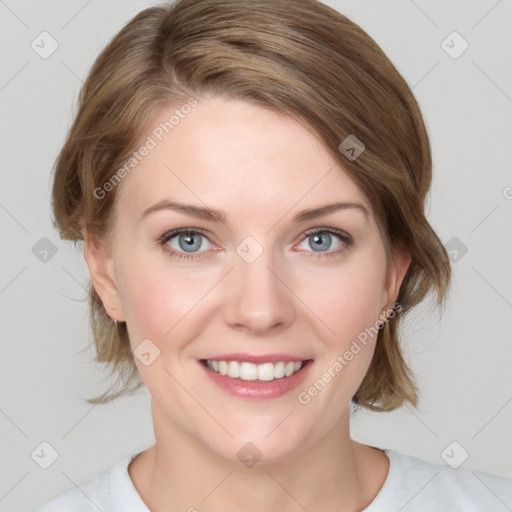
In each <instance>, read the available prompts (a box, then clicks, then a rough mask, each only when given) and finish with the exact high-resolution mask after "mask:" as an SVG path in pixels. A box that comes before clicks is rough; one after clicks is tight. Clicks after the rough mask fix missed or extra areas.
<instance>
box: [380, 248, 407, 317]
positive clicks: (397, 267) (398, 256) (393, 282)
mask: <svg viewBox="0 0 512 512" xmlns="http://www.w3.org/2000/svg"><path fill="white" fill-rule="evenodd" d="M391 257H392V259H391V261H390V262H389V263H388V269H387V275H386V293H385V296H386V297H385V303H384V304H383V310H385V311H388V310H389V309H391V308H392V307H393V305H394V304H395V302H396V299H397V298H398V293H399V292H400V286H401V285H402V281H403V280H404V277H405V274H406V272H407V269H408V268H409V265H410V263H411V255H410V254H409V253H408V252H407V251H406V250H404V249H403V248H401V247H397V248H394V249H393V250H392V253H391Z"/></svg>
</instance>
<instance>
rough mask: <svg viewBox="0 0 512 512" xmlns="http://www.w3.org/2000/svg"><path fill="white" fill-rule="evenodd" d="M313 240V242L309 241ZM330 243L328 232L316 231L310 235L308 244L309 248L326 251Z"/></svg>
mask: <svg viewBox="0 0 512 512" xmlns="http://www.w3.org/2000/svg"><path fill="white" fill-rule="evenodd" d="M312 240H313V244H314V245H313V244H312V243H311V241H312ZM330 245H331V235H330V234H329V233H316V234H314V235H311V236H310V241H309V246H310V247H311V249H319V250H320V251H327V250H329V247H330Z"/></svg>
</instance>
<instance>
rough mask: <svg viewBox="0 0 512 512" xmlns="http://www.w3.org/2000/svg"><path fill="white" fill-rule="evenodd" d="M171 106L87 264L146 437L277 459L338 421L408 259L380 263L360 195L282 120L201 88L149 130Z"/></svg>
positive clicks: (378, 243) (303, 134)
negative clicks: (110, 231) (131, 361)
mask: <svg viewBox="0 0 512 512" xmlns="http://www.w3.org/2000/svg"><path fill="white" fill-rule="evenodd" d="M172 114H173V109H170V110H169V111H163V112H161V116H159V117H158V118H157V119H155V122H154V127H152V130H153V131H152V132H148V134H147V135H149V136H150V137H151V138H152V139H153V140H154V141H155V142H156V146H155V147H154V148H152V149H150V150H149V151H148V154H147V155H146V156H145V157H143V158H142V159H141V161H140V162H139V163H138V165H137V166H136V167H135V168H133V169H132V170H131V171H130V173H129V174H128V175H127V176H126V177H125V178H124V179H123V181H122V183H121V184H120V185H118V187H119V190H118V191H116V192H117V193H119V197H118V203H117V205H116V217H115V226H114V237H113V246H112V247H113V251H112V253H111V255H109V254H107V253H101V254H102V255H101V256H97V255H96V256H94V257H96V258H97V260H96V261H99V262H100V265H99V266H97V267H94V266H93V265H91V262H92V259H93V253H92V252H90V251H89V252H86V255H87V256H88V262H89V265H90V268H91V274H93V279H94V283H95V286H96V289H97V291H98V292H99V294H100V296H101V298H102V300H103V302H104V304H105V306H106V308H107V311H108V312H109V314H111V315H112V317H113V318H115V319H116V320H118V321H126V323H127V327H128V332H129V335H130V342H131V345H132V348H133V350H134V352H135V363H136V365H137V367H138V369H139V372H140V375H141V377H142V379H143V381H144V383H145V384H146V386H147V388H148V390H149V392H150V394H151V396H152V406H153V415H154V418H153V420H154V422H155V431H156V432H165V431H166V430H169V429H172V430H174V431H176V430H177V429H178V430H179V431H180V432H181V433H183V434H184V435H186V436H188V437H190V439H191V440H192V441H194V442H197V443H200V444H201V445H202V446H204V447H206V448H208V449H210V450H212V451H213V452H215V453H217V454H218V455H220V456H221V457H223V458H225V459H228V460H232V461H237V460H238V459H240V457H241V456H242V455H244V454H245V452H244V450H245V451H246V452H247V451H248V452H251V450H254V452H255V453H254V454H251V453H248V455H254V456H257V457H259V456H260V455H256V454H257V453H258V452H256V451H255V450H256V449H255V448H254V447H251V446H250V445H248V446H245V445H246V443H249V442H250V443H252V444H253V445H254V446H255V447H256V448H257V450H258V451H259V453H260V454H261V457H262V460H261V461H262V462H270V461H278V460H284V459H286V458H287V457H290V456H291V455H293V454H296V453H298V452H299V451H300V450H302V449H304V448H306V447H308V446H311V445H312V444H313V443H315V442H318V441H319V440H320V439H321V438H322V437H324V436H325V435H326V434H327V433H328V432H330V431H331V430H332V429H333V427H335V426H336V425H338V426H339V425H342V424H345V422H346V421H347V418H348V411H349V407H348V406H349V403H350V400H351V397H352V396H353V395H354V393H355V392H356V390H357V388H358V387H359V384H360V383H361V381H362V379H363V377H364V375H365V373H366V370H367V368H368V365H369V362H370V360H371V357H372V353H373V350H374V344H375V339H376V338H375V337H374V336H373V337H372V334H374V333H375V332H376V329H375V326H376V325H378V322H379V319H380V320H382V318H383V317H382V312H383V310H387V311H388V313H389V310H390V308H391V307H392V305H393V303H394V300H395V298H396V295H397V293H398V288H399V285H400V282H401V279H402V277H403V273H404V272H405V267H406V263H405V259H404V258H402V260H400V259H397V261H402V263H401V264H400V265H399V264H396V265H393V266H388V265H387V262H386V255H385V248H384V245H383V241H382V238H381V236H380V234H379V230H378V227H377V223H376V220H375V218H374V216H373V212H372V207H371V204H369V203H368V200H367V199H366V197H365V196H364V194H363V193H362V192H361V190H359V189H358V187H357V186H356V185H355V184H354V183H353V181H352V180H351V179H350V178H349V177H348V175H347V174H346V173H345V172H344V171H343V169H341V168H340V167H339V166H338V165H336V164H335V162H334V161H333V160H332V158H331V157H330V156H329V154H328V153H327V152H326V150H325V149H324V148H323V147H322V146H321V145H320V144H319V142H318V141H317V139H315V138H314V137H313V136H312V135H311V134H310V133H309V132H308V131H307V130H306V129H305V128H303V127H302V126H301V125H300V124H298V123H297V122H295V121H294V120H292V119H291V118H289V117H286V116H284V115H281V114H277V113H273V112H270V111H268V110H264V109H262V108H260V107H257V106H254V105H251V104H249V103H246V102H242V101H235V100H227V99H221V98H210V99H208V100H201V101H200V102H199V104H198V105H197V106H196V107H195V108H193V109H191V112H190V113H189V114H188V115H186V116H183V118H180V121H179V123H178V124H176V125H175V126H174V128H173V129H172V130H169V133H168V134H166V133H165V132H164V133H163V136H161V139H162V140H161V141H159V140H158V138H157V137H156V136H155V135H154V133H160V132H159V131H157V132H154V128H157V127H158V126H159V125H160V123H161V122H165V121H168V120H169V118H170V116H171V115H172ZM144 140H146V138H144ZM149 145H150V146H152V145H153V144H152V143H150V144H149ZM178 203H179V204H180V205H183V206H182V207H178V206H176V204H178ZM335 203H336V204H338V203H340V205H339V207H336V208H335V207H333V208H329V209H325V210H324V211H322V209H323V208H325V207H326V206H327V205H334V204H335ZM221 219H222V220H221ZM175 230H183V232H182V233H175V232H174V231H175ZM100 268H101V269H103V271H105V273H106V275H107V276H110V279H109V278H108V277H107V278H106V279H103V278H99V277H98V275H99V274H100V273H101V272H102V271H100V270H98V269H100ZM112 308H115V309H112ZM362 340H365V341H364V342H363V341H362ZM354 342H355V345H354ZM356 346H357V347H359V350H358V349H357V348H356ZM347 351H348V352H349V353H350V354H351V356H350V354H349V353H348V352H347ZM207 361H209V362H207ZM242 363H244V364H242ZM294 363H296V364H294ZM301 364H302V367H301V369H300V370H298V371H297V369H298V368H299V367H300V366H301ZM208 366H211V367H213V368H209V367H208ZM226 371H227V372H228V375H222V374H223V373H225V372H226ZM292 371H293V372H295V373H293V374H291V375H289V376H287V375H288V374H290V373H291V372H292ZM237 372H241V373H237ZM283 374H284V376H283ZM238 375H240V376H238ZM254 379H256V380H254ZM157 441H158V439H157ZM244 446H245V448H243V450H242V452H240V453H239V451H240V450H241V449H242V447H244ZM237 453H238V455H237Z"/></svg>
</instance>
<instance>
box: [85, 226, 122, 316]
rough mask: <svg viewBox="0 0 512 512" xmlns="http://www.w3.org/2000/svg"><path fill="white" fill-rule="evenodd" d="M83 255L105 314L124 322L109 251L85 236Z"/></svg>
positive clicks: (112, 261)
mask: <svg viewBox="0 0 512 512" xmlns="http://www.w3.org/2000/svg"><path fill="white" fill-rule="evenodd" d="M84 256H85V261H86V262H87V266H88V267H89V273H90V274H91V281H92V284H93V286H94V289H95V290H96V293H97V294H98V295H99V297H100V299H101V302H102V303H103V306H104V307H105V310H106V312H107V315H108V316H110V318H112V320H116V321H117V322H124V321H125V318H124V313H123V308H122V305H121V300H120V295H119V289H118V285H117V282H116V278H115V273H114V260H113V257H112V254H111V251H110V250H109V249H108V248H107V247H105V246H103V245H101V246H100V245H98V244H96V243H95V242H94V241H93V240H91V238H89V237H88V236H85V237H84Z"/></svg>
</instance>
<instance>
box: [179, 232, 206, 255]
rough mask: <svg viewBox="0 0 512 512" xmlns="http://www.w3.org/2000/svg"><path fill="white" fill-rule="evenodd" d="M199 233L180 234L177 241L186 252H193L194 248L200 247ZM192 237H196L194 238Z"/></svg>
mask: <svg viewBox="0 0 512 512" xmlns="http://www.w3.org/2000/svg"><path fill="white" fill-rule="evenodd" d="M200 236H201V235H195V234H193V233H187V234H186V235H180V236H179V237H178V242H179V245H180V248H181V249H183V250H184V251H186V252H193V251H194V250H196V249H199V248H200V247H201V238H200ZM194 238H197V239H196V240H194Z"/></svg>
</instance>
